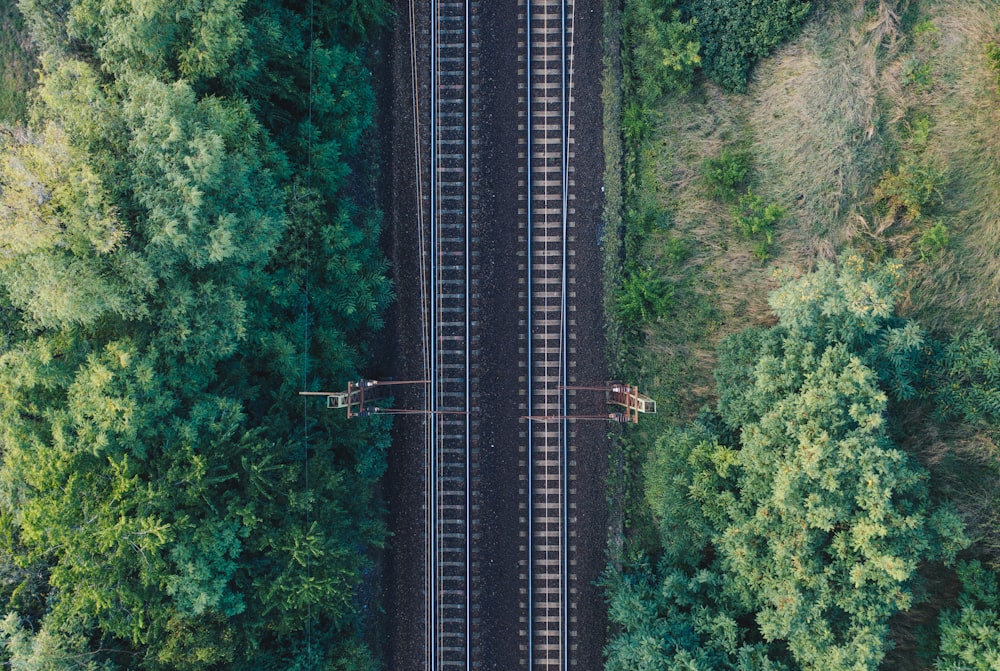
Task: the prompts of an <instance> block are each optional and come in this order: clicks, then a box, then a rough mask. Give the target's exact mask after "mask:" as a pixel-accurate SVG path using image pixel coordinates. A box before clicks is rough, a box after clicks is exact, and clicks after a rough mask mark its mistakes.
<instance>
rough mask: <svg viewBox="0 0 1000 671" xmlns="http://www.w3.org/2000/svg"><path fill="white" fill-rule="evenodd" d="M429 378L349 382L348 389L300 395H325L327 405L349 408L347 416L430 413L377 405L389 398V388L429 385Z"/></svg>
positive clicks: (335, 407)
mask: <svg viewBox="0 0 1000 671" xmlns="http://www.w3.org/2000/svg"><path fill="white" fill-rule="evenodd" d="M429 384H430V382H429V381H428V380H391V381H387V382H386V381H379V380H367V379H361V380H358V381H357V382H348V383H347V391H300V392H299V396H324V397H326V407H327V408H331V409H337V408H347V417H348V419H351V418H353V417H370V416H372V415H428V414H433V412H432V411H430V410H411V409H405V408H389V407H385V406H383V405H376V403H377V402H379V401H382V402H385V401H386V400H387V396H388V395H389V394H388V393H387V390H388V388H390V387H398V386H416V385H421V386H423V387H425V388H426V387H427V386H428V385H429Z"/></svg>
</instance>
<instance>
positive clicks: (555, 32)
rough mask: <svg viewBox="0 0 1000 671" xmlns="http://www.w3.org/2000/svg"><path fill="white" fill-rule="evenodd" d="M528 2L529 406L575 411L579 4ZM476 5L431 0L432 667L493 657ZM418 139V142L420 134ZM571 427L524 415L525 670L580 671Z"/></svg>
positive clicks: (525, 330) (524, 32)
mask: <svg viewBox="0 0 1000 671" xmlns="http://www.w3.org/2000/svg"><path fill="white" fill-rule="evenodd" d="M521 7H522V11H523V17H522V18H523V21H522V26H521V32H520V38H521V43H520V49H519V53H520V54H521V57H522V58H523V68H522V75H521V76H522V82H521V85H520V90H521V95H522V98H521V100H520V101H519V106H520V109H521V112H522V114H523V117H522V142H523V149H524V152H523V164H522V165H521V170H522V171H523V172H522V177H523V180H522V185H523V188H522V192H521V193H520V195H519V197H520V198H521V200H522V205H523V207H522V208H521V216H520V221H519V222H518V223H519V225H520V226H521V228H522V230H523V241H524V249H523V250H522V253H523V254H524V265H523V268H524V271H525V272H524V277H523V278H522V279H523V282H524V286H525V290H524V292H523V296H522V299H521V302H522V310H523V314H522V316H523V319H522V321H521V327H522V330H521V336H520V337H521V339H522V345H523V347H522V351H523V359H524V360H523V361H522V362H521V365H522V366H523V371H524V376H523V379H524V389H523V408H522V410H523V411H524V414H526V415H534V416H549V417H556V416H558V417H564V416H566V415H568V414H570V411H571V406H570V402H571V399H570V397H569V395H568V393H569V392H567V391H566V390H565V389H562V387H564V386H566V385H569V384H571V378H570V373H571V367H572V362H571V360H570V353H571V349H570V342H571V338H572V332H571V329H572V326H573V324H572V322H571V320H570V315H571V314H572V309H573V306H572V299H573V293H572V284H573V278H572V272H573V266H572V263H571V258H572V243H573V237H572V230H573V208H572V179H571V172H572V166H571V158H572V151H571V147H572V136H571V130H572V105H571V101H572V30H573V18H572V17H573V5H572V2H570V1H569V0H524V1H523V3H522V5H521ZM477 10H478V2H475V1H473V0H465V1H461V2H456V1H447V2H446V1H444V0H432V2H431V3H430V29H429V31H428V34H429V37H430V40H429V41H430V60H431V72H430V77H429V114H428V117H429V130H430V132H429V138H428V141H427V145H428V148H429V153H430V161H429V163H428V164H427V167H426V175H427V179H428V182H429V188H428V189H427V190H426V192H425V191H424V190H423V188H422V187H421V188H420V191H421V192H424V193H426V199H427V203H426V210H425V211H426V212H427V213H428V215H429V216H427V217H426V221H427V225H426V234H425V238H424V239H423V249H424V268H425V269H426V289H427V291H426V304H425V309H424V313H425V322H426V327H425V340H426V349H425V355H424V356H425V361H426V366H427V368H428V376H427V378H428V379H429V380H430V393H429V399H428V401H429V408H428V409H429V410H431V411H432V412H431V414H430V419H429V420H428V423H427V445H428V449H427V462H426V478H427V485H428V486H427V499H426V521H425V524H426V528H427V530H428V532H427V540H426V542H427V545H426V556H427V567H426V568H427V570H426V591H427V609H426V613H425V622H426V641H427V645H426V669H427V670H428V671H439V670H441V671H444V670H449V669H468V670H472V669H475V668H478V667H479V666H481V665H482V660H480V659H479V658H478V657H479V654H480V646H479V636H480V632H479V631H478V629H477V622H478V609H479V606H478V604H477V599H478V595H479V593H480V586H479V585H478V583H477V563H478V549H477V546H478V524H479V522H478V519H477V516H478V510H479V505H480V502H479V500H478V498H477V496H478V495H477V481H478V477H479V475H478V463H479V457H478V436H477V433H478V425H479V408H478V403H477V399H478V380H477V374H476V370H477V365H478V364H477V362H478V359H479V351H478V342H479V337H478V332H477V329H478V309H479V307H478V279H477V278H478V272H479V265H478V250H477V244H478V236H477V227H478V226H479V223H480V222H479V221H478V215H479V210H478V205H477V204H478V197H479V196H478V194H477V188H478V187H477V174H478V167H477V163H478V161H479V154H478V138H477V131H478V118H479V117H478V106H477V105H478V102H477V91H478V88H477V83H476V80H477V62H478V41H477ZM512 102H513V101H512ZM415 132H416V134H417V135H418V136H419V135H420V131H419V128H418V129H417V130H416V131H415ZM418 143H419V142H418ZM512 168H513V166H512ZM418 172H420V168H419V166H418ZM504 195H505V194H501V197H503V196H504ZM511 195H512V194H511ZM422 235H424V234H422ZM571 433H572V426H571V424H570V423H569V422H568V421H567V420H559V421H547V422H526V423H525V424H524V430H523V434H522V435H523V439H524V440H523V448H522V449H523V454H524V458H523V462H524V472H523V474H522V484H523V488H522V492H521V495H522V504H521V505H522V509H523V513H524V514H523V522H522V527H523V528H522V532H523V534H524V543H523V546H524V547H523V562H522V575H521V582H522V585H523V589H522V594H523V598H522V603H521V609H522V627H521V632H520V637H521V640H522V645H521V649H522V651H523V655H522V658H521V659H520V660H500V662H501V663H502V664H504V665H507V664H508V663H509V664H510V665H513V664H514V663H516V662H518V661H519V663H520V666H521V667H522V668H527V669H528V670H529V671H557V670H561V671H569V669H570V668H571V666H572V665H573V664H572V657H573V655H572V651H573V648H574V638H573V637H574V634H573V621H574V616H573V609H574V591H573V581H574V578H573V561H572V556H573V538H574V536H573V531H572V496H573V493H574V492H573V490H572V487H571V481H572V480H571V465H572V454H571V448H572V446H571V443H570V438H571ZM483 503H484V504H485V505H489V502H483ZM511 540H513V539H511ZM511 624H512V625H513V623H511ZM496 661H497V660H493V662H494V663H496Z"/></svg>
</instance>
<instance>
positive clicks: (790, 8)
mask: <svg viewBox="0 0 1000 671" xmlns="http://www.w3.org/2000/svg"><path fill="white" fill-rule="evenodd" d="M810 8H811V5H810V3H808V2H801V1H800V0H771V1H770V2H760V1H759V0H693V2H691V4H690V12H691V16H692V18H693V19H694V24H695V27H696V28H697V30H698V34H699V36H700V38H701V44H702V66H703V67H704V69H705V73H706V74H707V75H708V76H709V77H711V78H712V79H713V80H714V81H715V82H716V83H717V84H718V85H719V86H721V87H722V88H724V89H726V90H727V91H740V92H742V91H746V88H747V80H748V78H749V76H750V70H751V68H752V67H753V65H754V63H756V62H757V61H758V60H760V59H761V58H763V57H765V56H767V55H768V54H770V53H771V52H772V51H774V49H775V48H776V47H777V46H778V45H779V44H781V43H782V42H783V41H785V40H787V39H788V38H790V37H792V36H794V35H795V34H796V33H797V32H798V30H799V28H800V27H801V26H802V23H803V22H804V21H805V19H806V17H807V16H808V15H809V10H810Z"/></svg>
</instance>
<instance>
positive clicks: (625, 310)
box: [617, 266, 673, 328]
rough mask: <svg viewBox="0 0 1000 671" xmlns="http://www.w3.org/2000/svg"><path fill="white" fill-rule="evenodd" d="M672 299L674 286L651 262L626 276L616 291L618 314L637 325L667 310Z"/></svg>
mask: <svg viewBox="0 0 1000 671" xmlns="http://www.w3.org/2000/svg"><path fill="white" fill-rule="evenodd" d="M672 300H673V287H671V285H670V283H669V282H668V281H667V280H666V279H665V278H664V277H663V276H662V275H660V274H658V273H657V272H656V271H655V270H654V269H653V268H652V267H651V266H646V267H644V268H640V269H639V270H637V271H634V272H631V273H629V274H627V275H626V276H625V280H624V281H623V283H622V288H621V291H620V292H619V294H618V305H617V308H618V318H619V319H620V320H621V322H622V323H623V324H628V325H630V326H632V327H634V328H639V327H641V326H642V324H644V323H647V322H649V321H652V320H654V319H658V318H659V317H662V316H664V315H665V314H666V312H667V310H668V309H669V307H670V305H671V303H672Z"/></svg>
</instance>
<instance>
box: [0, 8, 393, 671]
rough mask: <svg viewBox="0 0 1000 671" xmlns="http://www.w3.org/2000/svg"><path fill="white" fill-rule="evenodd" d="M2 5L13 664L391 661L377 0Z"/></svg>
mask: <svg viewBox="0 0 1000 671" xmlns="http://www.w3.org/2000/svg"><path fill="white" fill-rule="evenodd" d="M139 5H141V8H140V7H139ZM3 7H4V10H3V12H4V13H3V14H2V15H0V21H3V28H4V33H3V37H2V40H0V49H2V51H0V59H2V62H0V63H2V70H3V74H4V80H3V82H2V84H0V103H2V104H3V105H4V107H3V108H2V109H0V114H2V115H3V116H4V120H5V121H6V122H8V123H9V124H10V125H9V126H8V127H7V128H4V130H5V132H3V133H2V134H0V528H2V530H3V531H2V533H0V609H2V614H0V621H2V623H0V664H2V665H3V666H4V667H5V668H17V669H70V668H73V669H88V670H95V671H96V670H101V671H111V670H113V669H146V670H152V669H170V670H177V669H208V668H211V669H247V668H268V669H278V668H280V669H306V668H308V669H319V668H323V669H352V670H358V671H363V670H372V669H375V668H377V667H378V661H377V654H378V650H376V649H374V648H373V647H369V645H368V644H367V643H366V637H365V635H364V634H365V630H366V628H367V627H368V626H369V623H370V622H369V618H370V616H371V610H374V609H369V608H368V605H367V604H366V603H365V599H366V597H365V596H364V595H365V594H366V592H371V591H372V590H371V589H370V587H371V578H370V576H371V574H372V568H373V567H372V556H373V554H374V553H375V552H376V551H377V549H378V548H380V547H381V546H382V544H383V542H384V540H385V537H386V530H385V522H384V519H383V515H382V509H383V506H382V503H381V502H380V501H379V499H378V494H377V492H378V483H379V481H380V479H381V476H382V474H383V471H384V468H385V458H384V457H385V451H386V449H387V443H388V432H387V427H386V426H385V425H384V423H382V422H378V421H376V422H373V423H357V422H348V421H347V420H346V419H345V418H344V417H343V415H337V414H335V413H329V412H323V410H322V408H321V407H319V406H310V405H309V404H308V403H306V404H303V399H302V398H301V397H299V396H298V392H299V391H301V390H302V389H310V390H316V389H330V388H337V387H339V385H341V384H343V381H344V380H345V379H350V378H352V377H356V376H357V373H358V370H359V369H360V368H361V367H362V366H363V365H365V362H366V360H367V358H368V351H367V350H368V343H369V342H370V340H369V339H370V338H371V335H372V333H373V331H375V330H377V329H378V328H379V327H380V325H381V320H382V312H383V310H384V309H385V307H386V305H387V304H388V302H389V300H390V299H391V296H392V292H391V287H390V285H389V281H388V280H387V278H386V277H385V275H386V273H385V271H386V262H385V260H384V258H383V257H382V255H381V252H380V251H379V247H378V236H379V229H380V223H379V222H380V213H379V212H378V211H377V210H376V209H374V208H373V207H372V206H371V205H370V203H372V202H375V198H374V175H373V173H372V172H371V168H369V167H367V166H368V163H367V162H366V159H364V158H363V157H362V156H361V155H360V153H359V152H360V151H361V149H360V148H362V147H365V146H366V145H369V144H370V142H371V137H372V134H373V132H374V129H373V128H372V126H371V119H373V118H374V111H375V110H374V107H375V99H374V93H373V89H372V85H371V76H370V74H369V72H368V71H367V69H366V67H365V65H364V56H365V50H366V48H367V47H366V45H367V44H368V43H369V41H370V40H371V38H372V36H373V35H374V33H375V31H377V30H378V29H379V28H380V26H381V25H382V23H383V21H384V19H385V17H386V16H387V12H388V7H387V5H386V3H384V2H381V1H380V0H366V1H364V2H354V1H344V2H338V1H335V2H328V3H315V6H313V3H299V2H282V1H281V0H273V1H272V0H233V1H228V0H223V1H221V2H213V3H203V2H200V1H190V2H189V1H183V0H182V1H180V2H143V3H116V2H105V1H103V0H68V1H67V2H59V3H51V2H35V1H34V0H22V2H20V3H19V7H20V8H21V9H22V10H23V11H24V25H27V26H28V27H29V28H30V30H31V35H32V39H33V42H34V44H36V45H37V46H38V49H39V51H40V52H41V58H40V62H41V68H40V70H41V72H40V75H39V81H38V83H37V86H36V87H35V88H34V89H33V93H32V96H31V100H30V101H29V103H30V104H29V107H28V109H29V110H30V114H27V115H26V114H25V113H24V112H25V109H26V108H25V106H24V103H25V99H24V98H20V97H18V95H20V93H19V92H22V91H25V90H28V89H30V88H31V87H32V85H33V83H34V82H33V81H32V79H31V77H30V76H29V75H28V74H27V72H28V70H29V69H30V68H29V67H28V65H27V64H28V59H27V57H26V56H25V51H24V49H23V45H24V44H25V43H23V42H21V41H20V40H21V38H22V37H23V34H22V33H20V32H19V29H17V28H15V29H14V30H12V31H11V32H9V33H8V32H7V29H8V28H9V27H11V26H15V27H16V26H20V25H22V24H21V23H20V19H18V18H17V17H16V16H15V15H14V14H12V11H13V8H12V5H11V4H10V3H4V5H3ZM18 47H21V50H20V51H17V50H16V48H18ZM11 54H14V55H13V56H11ZM8 58H9V60H8ZM15 66H16V68H15ZM12 68H13V70H12ZM14 70H16V71H15V74H14V79H15V81H11V80H9V79H8V75H10V73H11V72H12V71H14ZM25 119H29V120H30V121H29V123H28V124H27V125H25V124H24V121H25Z"/></svg>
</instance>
